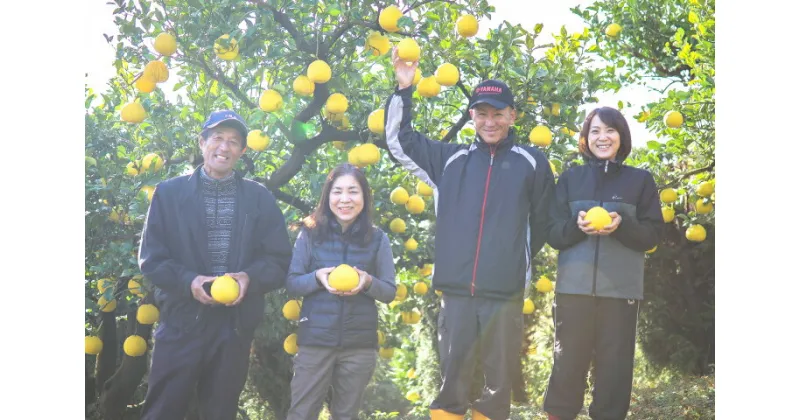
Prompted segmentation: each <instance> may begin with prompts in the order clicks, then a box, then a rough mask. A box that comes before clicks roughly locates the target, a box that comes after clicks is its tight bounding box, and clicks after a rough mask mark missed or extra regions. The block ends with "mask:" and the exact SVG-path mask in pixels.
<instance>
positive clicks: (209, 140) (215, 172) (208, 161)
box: [200, 126, 246, 179]
mask: <svg viewBox="0 0 800 420" xmlns="http://www.w3.org/2000/svg"><path fill="white" fill-rule="evenodd" d="M245 149H246V147H245V143H244V138H243V137H242V133H241V132H240V131H239V130H237V129H235V128H233V127H227V126H217V127H214V128H212V129H210V131H209V132H208V136H207V137H206V138H205V139H204V138H203V137H200V150H201V151H202V152H203V167H204V168H205V171H206V173H207V174H208V176H210V177H212V178H216V179H221V178H225V177H226V176H228V175H230V174H231V172H233V167H234V166H235V165H236V162H237V161H238V160H239V158H240V157H242V155H243V154H244V151H245Z"/></svg>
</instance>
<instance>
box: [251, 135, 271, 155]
mask: <svg viewBox="0 0 800 420" xmlns="http://www.w3.org/2000/svg"><path fill="white" fill-rule="evenodd" d="M268 146H269V136H268V135H266V134H265V133H264V132H262V131H261V130H250V132H249V133H247V147H249V148H250V149H252V150H255V151H256V152H261V151H263V150H264V149H266V148H267V147H268Z"/></svg>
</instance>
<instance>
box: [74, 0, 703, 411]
mask: <svg viewBox="0 0 800 420" xmlns="http://www.w3.org/2000/svg"><path fill="white" fill-rule="evenodd" d="M115 2H116V4H117V8H116V9H115V10H114V19H115V22H116V24H117V26H118V28H119V35H117V36H113V37H111V36H108V37H107V39H108V41H109V43H111V44H112V45H114V46H115V47H116V52H117V54H116V58H115V61H114V62H113V65H114V66H115V67H116V69H117V74H116V76H115V77H114V78H113V79H112V80H110V81H109V89H108V91H107V92H104V93H102V94H99V93H95V92H93V91H91V90H90V89H87V91H86V203H85V205H86V254H85V255H86V275H85V286H86V331H87V344H86V352H87V356H86V357H87V374H86V378H87V391H90V392H87V415H90V416H94V417H96V418H122V417H124V416H128V415H131V416H134V418H135V415H136V412H137V410H138V409H137V407H138V404H140V403H141V401H142V399H143V396H144V392H145V390H146V373H147V361H146V360H147V356H148V351H147V350H148V348H149V347H150V346H151V345H152V343H151V342H150V335H151V331H152V326H153V322H151V321H155V319H157V308H155V307H154V306H153V307H151V306H147V305H148V304H150V303H152V302H151V301H152V297H151V293H152V286H151V285H150V284H149V283H148V281H147V279H146V278H142V276H141V274H140V273H139V271H138V265H137V261H136V251H137V249H138V241H139V235H140V232H141V229H142V224H143V221H144V216H145V214H146V211H147V207H148V204H149V200H150V199H151V198H152V191H153V188H155V186H156V185H157V183H158V182H159V181H161V180H164V179H167V178H169V177H172V176H176V175H180V174H185V173H187V172H188V171H191V170H192V169H193V168H194V167H196V166H197V165H199V164H201V163H202V156H201V155H200V153H199V149H198V146H197V135H198V133H199V131H200V126H201V124H202V122H203V121H204V119H205V118H206V116H207V115H208V114H209V113H210V112H211V111H213V110H216V109H220V108H230V109H234V110H236V111H237V112H239V113H240V114H241V115H242V116H243V117H244V118H245V119H246V120H247V122H248V125H249V126H250V128H251V129H252V131H251V132H250V134H249V135H248V136H247V137H248V138H247V143H248V151H247V153H246V154H245V155H244V156H243V158H242V159H241V161H240V164H239V168H238V170H240V171H241V172H242V173H244V174H245V175H246V176H247V177H249V178H252V179H255V180H257V181H258V182H260V183H262V184H264V185H265V186H266V187H267V188H268V189H270V191H272V193H273V194H274V195H275V196H276V198H277V199H278V200H279V204H280V206H281V209H282V211H283V212H284V215H285V216H286V219H287V221H288V222H289V223H290V225H291V226H290V233H291V235H292V236H293V237H294V236H295V235H296V232H297V230H296V226H297V222H299V221H300V220H301V219H302V218H303V217H305V216H307V215H308V214H309V213H310V212H311V211H312V210H313V206H314V205H315V203H316V201H317V200H318V196H319V193H320V190H321V185H322V183H323V181H324V178H325V176H326V174H327V172H328V171H329V170H330V169H332V168H333V167H334V166H335V165H336V164H338V163H340V162H343V161H349V162H351V163H353V164H355V165H358V166H360V167H362V168H363V170H364V171H365V173H366V175H367V177H368V179H369V182H370V185H371V188H372V189H373V194H374V197H375V209H374V210H375V213H374V214H375V217H376V219H375V223H376V224H377V225H378V226H380V227H381V228H382V229H383V230H384V231H386V232H387V233H388V234H389V236H390V239H391V240H392V249H393V254H394V256H395V260H396V266H397V270H398V276H397V281H398V284H399V286H398V295H397V298H396V300H395V302H393V303H392V304H390V305H379V307H380V334H379V336H380V340H381V349H380V352H379V354H380V357H381V360H383V362H382V363H381V366H380V367H379V369H378V372H377V374H376V378H375V381H374V382H373V383H372V384H371V385H370V388H369V389H368V393H369V395H370V396H371V398H366V399H365V407H364V411H365V412H366V413H373V414H371V415H375V416H377V415H379V414H376V413H380V412H401V413H403V415H414V414H422V413H424V412H425V411H426V408H425V407H426V406H427V404H428V403H429V402H430V401H431V400H432V398H433V397H434V395H435V391H436V389H438V387H439V385H440V384H439V382H438V381H439V379H438V374H437V372H438V355H437V354H436V346H435V337H436V316H437V313H438V305H439V295H438V294H437V293H436V291H434V290H432V289H431V288H430V276H431V272H432V270H433V269H434V268H433V267H432V262H433V255H434V249H433V228H434V222H435V221H434V212H433V200H432V191H431V189H430V186H427V185H425V184H424V183H422V182H421V181H420V180H419V179H417V178H416V177H415V176H413V175H412V174H410V173H408V172H407V171H405V170H404V169H402V167H401V166H400V165H399V164H398V163H397V162H395V161H394V160H393V159H392V158H391V156H390V155H389V154H388V153H387V152H386V150H385V147H386V143H385V139H384V137H383V132H382V131H383V114H382V108H383V105H384V103H385V100H386V98H387V97H388V96H389V95H390V94H391V93H392V92H393V90H394V88H395V82H394V75H393V70H392V66H391V61H390V60H391V52H390V50H391V48H393V47H395V46H396V47H398V48H399V52H400V54H401V55H403V56H405V57H409V58H412V57H413V56H414V54H418V55H419V58H420V74H419V80H417V81H416V82H415V84H416V88H415V90H416V93H415V94H414V115H415V117H414V122H413V123H414V126H415V128H416V129H417V130H419V131H421V132H424V133H426V134H428V136H429V137H432V138H435V139H439V140H442V141H445V142H459V143H467V142H471V141H473V140H474V137H475V131H474V128H473V127H472V125H471V123H470V122H469V118H468V113H467V103H468V100H469V98H470V95H471V88H472V87H474V86H475V85H476V84H477V83H478V82H479V81H481V80H483V79H486V78H497V79H501V80H503V81H505V82H506V83H508V85H509V86H510V87H511V89H512V91H513V92H515V96H516V98H517V100H518V103H517V109H518V110H519V118H518V120H517V122H516V125H515V127H514V129H515V130H516V132H517V134H518V136H519V137H520V141H530V142H532V143H533V144H535V145H537V146H538V147H541V148H542V150H543V151H544V152H545V153H546V154H547V155H548V157H549V158H550V160H551V166H552V169H553V170H554V172H556V174H557V173H559V172H561V170H562V169H563V168H564V167H565V165H567V164H568V163H569V162H570V161H571V160H573V159H574V158H575V148H576V144H577V138H576V132H577V131H579V130H578V127H579V124H580V123H581V122H582V121H583V119H584V117H585V115H584V112H582V111H579V109H580V108H581V107H582V106H584V105H585V104H587V103H591V102H594V101H597V99H596V94H597V92H598V91H600V90H604V89H614V88H616V87H617V86H616V84H617V83H620V82H619V80H620V79H619V76H618V75H617V74H616V71H614V72H609V71H608V70H607V69H606V68H603V67H602V66H599V65H597V63H596V61H597V60H599V59H601V56H599V55H597V53H598V52H599V51H606V50H607V49H608V48H607V47H606V43H607V42H611V41H607V40H606V39H605V38H603V37H608V36H609V35H605V34H604V32H600V26H599V25H600V23H595V24H592V25H590V27H589V28H587V29H585V30H584V31H582V32H579V33H567V31H566V30H564V29H562V30H561V31H560V32H558V33H556V34H555V35H554V40H553V42H551V43H543V42H541V40H540V35H541V32H542V30H543V27H542V25H541V24H537V25H535V26H533V27H529V28H524V27H522V26H520V25H511V24H509V23H507V22H504V23H503V24H501V25H499V27H497V28H496V29H492V30H490V31H489V32H488V33H487V34H486V35H485V36H476V33H477V30H478V27H479V26H480V25H481V24H482V22H484V21H485V19H486V18H487V17H488V16H489V15H490V14H491V13H492V12H493V8H492V6H491V5H489V3H488V2H487V1H485V0H466V1H446V0H440V1H431V0H427V1H408V2H405V3H400V4H396V3H393V2H372V1H338V2H335V1H329V2H327V1H326V2H322V1H308V0H306V1H295V2H290V1H267V0H250V1H244V0H222V1H214V2H209V1H204V0H161V1H156V2H151V1H146V0H139V1H129V0H116V1H115ZM589 13H591V12H589ZM598 22H599V21H598ZM625 33H626V31H625V30H623V31H622V34H625ZM683 39H688V38H683ZM674 41H675V42H678V41H677V40H674ZM614 42H617V41H614ZM712 48H713V47H712ZM712 51H713V50H712ZM712 60H713V54H712ZM711 70H712V71H713V63H712V66H711ZM175 80H177V83H175V84H174V86H173V87H172V88H171V89H170V88H167V87H166V86H168V85H167V84H165V82H167V81H170V82H173V81H175ZM626 83H627V82H626ZM660 109H662V108H656V107H655V106H654V107H652V108H651V111H650V112H652V113H653V115H656V114H657V113H658V112H660V111H659V110H660ZM663 109H667V106H666V105H665V106H664V108H663ZM682 111H683V109H682ZM684 113H685V117H686V123H685V125H684V128H683V129H681V130H688V127H689V126H690V125H694V124H697V123H696V122H695V121H699V120H697V119H692V120H691V122H690V115H691V114H690V113H689V112H688V108H687V111H684ZM654 121H655V119H654ZM712 122H713V119H712ZM653 124H655V123H653ZM653 127H656V126H655V125H654V126H653ZM665 130H666V129H665ZM679 131H680V130H679ZM677 132H678V131H675V132H669V134H672V135H674V134H676V133H677ZM680 132H683V131H680ZM683 144H687V146H686V147H688V144H689V143H687V141H684V142H683ZM667 152H668V151H667V150H666V149H665V150H664V151H663V152H658V153H657V151H656V150H655V149H654V148H653V149H650V150H648V151H642V152H641V155H642V160H641V161H640V162H641V163H642V164H643V165H650V166H651V167H653V168H656V166H657V165H656V162H652V161H650V160H647V159H650V156H661V155H662V154H663V153H667ZM669 153H672V155H671V156H673V159H682V158H683V157H681V156H679V155H680V153H678V152H676V151H672V150H671V149H670V151H669ZM712 156H713V153H712ZM659 159H662V161H664V162H667V161H669V158H667V157H664V158H661V157H659ZM669 162H671V161H669ZM670 164H677V163H670ZM690 170H691V169H687V171H690ZM659 173H660V172H659ZM659 179H661V180H662V181H663V182H668V181H667V180H666V178H659ZM679 191H680V190H679ZM681 194H683V192H681ZM554 258H555V253H554V252H553V251H552V250H551V249H549V247H545V250H544V252H542V253H540V254H539V255H538V256H537V258H536V259H535V260H534V266H535V269H534V273H533V276H532V279H531V282H530V286H529V287H528V289H527V290H526V297H527V298H529V302H526V306H525V307H524V308H520V310H524V311H525V313H527V314H528V315H527V316H526V322H527V325H528V327H527V328H526V337H525V340H524V341H525V347H524V348H521V349H520V358H521V362H522V364H523V365H524V366H525V371H526V375H525V376H523V375H520V377H518V378H517V380H516V381H515V398H517V399H519V400H526V399H527V398H528V397H529V396H530V395H532V394H537V393H539V391H540V390H541V386H542V382H543V381H542V380H541V378H545V379H546V375H547V374H549V359H550V353H549V348H550V347H551V346H552V342H551V340H552V339H551V336H552V320H551V319H550V311H549V305H550V303H551V300H552V290H553V283H552V281H551V280H554V279H555V276H554V275H555V260H554ZM300 305H302V302H301V301H290V300H289V298H288V297H287V296H286V294H285V292H283V291H279V292H275V293H271V294H269V295H268V296H267V305H266V307H265V313H264V319H265V322H264V325H263V327H261V328H260V329H259V330H258V331H257V334H256V338H255V341H254V345H253V349H252V352H251V369H250V375H249V380H248V384H247V387H246V390H245V393H244V395H243V398H242V410H241V412H242V415H243V416H245V415H259V416H261V417H266V418H284V417H285V414H286V411H287V409H288V404H289V389H290V388H289V382H290V380H291V356H292V354H293V353H294V352H296V342H294V339H295V337H296V336H294V335H293V331H294V330H295V327H296V324H295V322H296V319H297V312H298V309H299V306H300ZM142 308H145V309H144V310H143V309H142ZM477 376H478V375H476V377H477ZM526 379H527V380H528V381H531V379H533V381H532V382H535V384H536V386H535V387H533V388H532V387H531V386H530V385H527V386H526V384H525V380H526ZM476 380H477V379H476ZM529 383H530V382H529ZM129 406H130V407H129ZM248 413H249V414H248ZM192 415H193V416H196V412H194V411H193V414H192Z"/></svg>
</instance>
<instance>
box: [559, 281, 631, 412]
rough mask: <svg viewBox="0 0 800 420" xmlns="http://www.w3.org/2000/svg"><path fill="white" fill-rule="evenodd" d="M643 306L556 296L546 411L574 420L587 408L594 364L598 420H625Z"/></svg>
mask: <svg viewBox="0 0 800 420" xmlns="http://www.w3.org/2000/svg"><path fill="white" fill-rule="evenodd" d="M638 314H639V301H638V300H628V299H615V298H602V297H593V296H583V295H568V294H560V293H559V294H556V297H555V301H554V303H553V322H554V323H555V330H556V332H555V345H554V349H553V371H552V372H551V374H550V383H549V384H548V386H547V391H546V392H545V397H544V411H546V412H547V413H549V414H552V415H554V416H557V417H558V418H559V419H561V420H571V419H574V418H575V416H577V415H578V412H580V410H581V408H582V407H583V396H584V392H585V391H586V377H587V373H588V372H589V365H590V363H591V364H592V365H593V366H594V370H593V373H592V376H593V379H594V386H593V387H592V403H591V405H590V406H589V417H591V418H592V419H594V420H618V419H624V418H625V416H626V415H627V413H628V408H629V407H630V399H631V386H632V383H633V357H634V349H635V346H636V320H637V317H638Z"/></svg>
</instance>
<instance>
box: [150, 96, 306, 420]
mask: <svg viewBox="0 0 800 420" xmlns="http://www.w3.org/2000/svg"><path fill="white" fill-rule="evenodd" d="M247 132H248V129H247V125H246V124H245V122H244V120H243V119H242V117H241V116H239V115H238V114H237V113H235V112H233V111H230V110H221V111H216V112H213V113H211V115H210V116H209V117H208V120H207V121H206V122H205V123H204V124H203V130H202V132H201V133H200V138H199V146H200V150H201V151H202V154H203V164H202V165H200V166H199V167H198V168H197V169H195V170H194V172H193V173H192V174H191V175H184V176H179V177H175V178H171V179H169V180H166V181H164V182H161V183H159V184H158V185H157V186H156V189H155V193H154V194H153V199H152V202H151V203H150V209H149V210H148V212H147V219H146V220H145V225H144V230H143V231H142V242H141V246H140V248H139V267H140V268H141V270H142V274H144V276H145V277H146V278H147V279H148V280H149V281H150V282H151V283H152V284H153V285H154V286H155V288H156V292H155V297H156V304H157V305H158V306H159V308H160V312H161V315H160V320H159V324H158V328H157V329H156V331H155V333H154V338H155V347H154V349H153V353H152V360H151V368H150V373H149V377H148V389H147V395H146V397H145V402H144V406H143V408H142V414H141V418H142V419H150V420H156V419H158V420H162V419H163V420H167V419H183V418H184V416H185V415H186V412H187V409H188V406H189V401H190V399H191V398H192V394H194V393H195V392H196V393H197V399H198V401H199V403H200V417H201V418H204V419H216V420H223V419H224V420H234V419H235V418H236V412H237V407H238V401H239V394H240V393H241V391H242V388H243V387H244V383H245V380H246V378H247V368H248V363H249V355H250V345H251V343H252V340H253V335H254V333H255V329H256V327H257V326H258V324H259V323H260V322H261V320H262V318H263V314H264V294H265V293H267V292H269V291H272V290H275V289H278V288H281V287H283V285H284V281H285V279H286V273H287V271H288V268H289V262H290V261H291V253H292V247H291V244H290V243H289V236H288V234H287V232H286V222H285V219H284V216H283V214H282V213H281V211H280V209H279V208H278V206H277V204H276V202H275V198H274V197H273V195H272V193H270V192H269V190H267V189H266V187H264V186H263V185H261V184H258V183H257V182H254V181H252V180H248V179H244V178H242V176H241V175H240V174H238V173H236V172H235V171H234V169H233V168H234V166H235V165H236V162H237V161H238V160H239V158H240V157H242V155H243V154H244V152H245V150H246V142H245V141H246V140H245V139H246V138H247ZM224 274H227V275H228V276H230V277H232V278H234V279H235V280H236V282H237V283H238V284H239V296H238V298H237V299H236V300H235V301H234V302H232V303H230V304H222V303H219V302H217V301H216V300H214V298H212V297H211V295H210V294H209V290H210V285H211V283H212V282H213V281H214V279H215V278H216V277H217V276H221V275H224Z"/></svg>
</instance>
